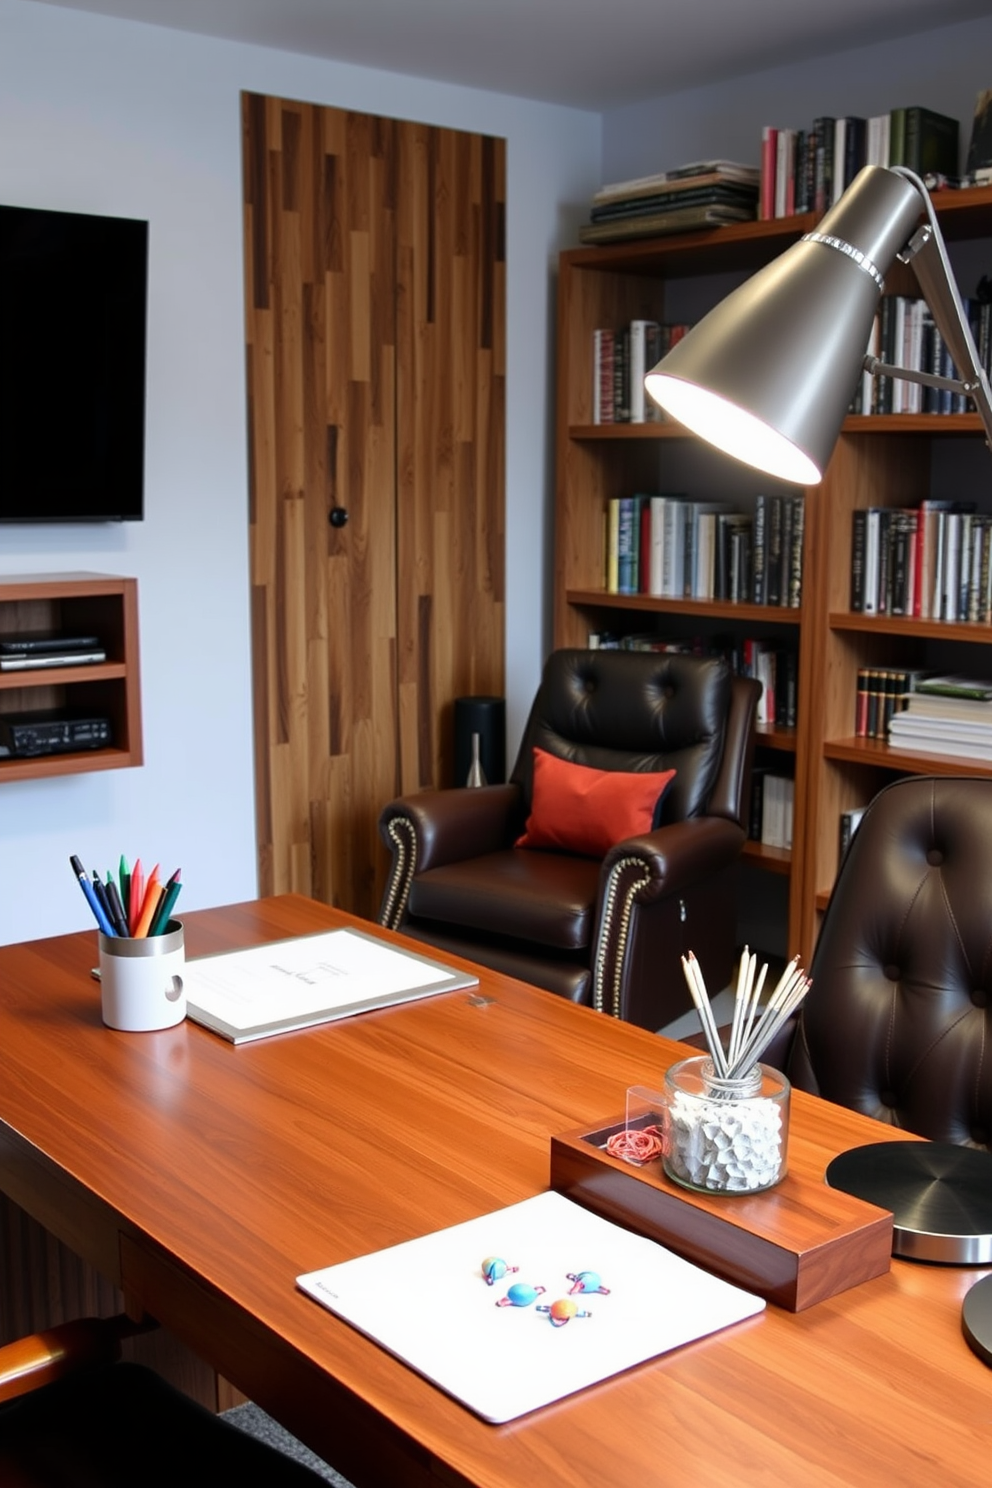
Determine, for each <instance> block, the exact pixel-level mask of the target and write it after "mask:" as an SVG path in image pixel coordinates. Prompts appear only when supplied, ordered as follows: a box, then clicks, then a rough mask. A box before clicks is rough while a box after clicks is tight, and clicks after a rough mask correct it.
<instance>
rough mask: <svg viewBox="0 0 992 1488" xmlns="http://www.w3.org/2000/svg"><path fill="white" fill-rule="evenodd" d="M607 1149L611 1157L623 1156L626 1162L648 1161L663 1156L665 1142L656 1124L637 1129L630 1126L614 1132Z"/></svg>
mask: <svg viewBox="0 0 992 1488" xmlns="http://www.w3.org/2000/svg"><path fill="white" fill-rule="evenodd" d="M606 1150H607V1152H608V1153H609V1154H610V1156H611V1157H619V1158H622V1159H623V1161H624V1162H636V1163H646V1162H650V1161H651V1160H652V1158H655V1157H660V1156H661V1154H662V1152H663V1151H664V1150H665V1143H664V1139H663V1137H662V1134H661V1132H660V1131H659V1130H658V1128H657V1127H656V1126H644V1127H641V1128H639V1129H637V1130H634V1129H630V1128H628V1129H627V1130H625V1131H619V1132H614V1133H613V1135H612V1137H610V1138H609V1140H608V1141H607V1143H606Z"/></svg>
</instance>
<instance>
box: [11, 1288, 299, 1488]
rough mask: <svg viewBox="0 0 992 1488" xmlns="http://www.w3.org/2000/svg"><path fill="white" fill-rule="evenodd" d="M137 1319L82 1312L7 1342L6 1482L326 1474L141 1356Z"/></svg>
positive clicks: (254, 1480)
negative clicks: (133, 1345) (131, 1350)
mask: <svg viewBox="0 0 992 1488" xmlns="http://www.w3.org/2000/svg"><path fill="white" fill-rule="evenodd" d="M135 1331H138V1330H137V1329H136V1328H135V1326H134V1325H132V1324H131V1322H130V1320H129V1319H128V1318H125V1317H119V1318H81V1319H79V1320H78V1321H76V1322H71V1323H64V1324H61V1325H59V1326H58V1327H55V1328H52V1329H49V1330H47V1331H46V1332H44V1333H37V1334H33V1335H32V1336H31V1337H29V1338H25V1339H19V1340H18V1341H17V1342H16V1343H10V1344H7V1345H6V1346H4V1347H2V1348H0V1483H3V1485H4V1488H134V1485H135V1484H136V1483H140V1484H141V1485H142V1488H177V1485H178V1484H183V1485H187V1488H194V1485H195V1488H200V1485H203V1488H206V1485H210V1488H221V1485H227V1484H236V1485H245V1488H248V1485H251V1484H264V1485H265V1488H318V1485H320V1484H323V1483H324V1482H325V1479H324V1478H323V1477H320V1476H318V1475H317V1474H316V1473H313V1472H311V1471H310V1469H309V1468H307V1467H305V1466H304V1465H303V1463H301V1462H296V1461H294V1460H293V1459H292V1458H291V1457H288V1456H286V1455H285V1454H284V1453H282V1452H280V1451H278V1450H277V1449H276V1448H275V1447H271V1446H269V1445H268V1444H267V1443H265V1442H263V1441H260V1440H258V1439H257V1438H255V1437H252V1436H248V1435H247V1434H246V1433H245V1432H243V1431H240V1430H239V1429H238V1428H237V1427H235V1426H231V1425H229V1424H227V1423H226V1422H224V1421H223V1420H221V1419H220V1417H218V1416H215V1415H212V1414H211V1412H210V1411H208V1410H206V1409H204V1407H203V1406H200V1405H197V1404H196V1403H195V1402H194V1401H192V1400H190V1399H189V1398H188V1397H187V1396H185V1395H183V1394H182V1393H181V1392H180V1391H178V1390H176V1389H174V1388H173V1387H172V1386H171V1385H168V1384H166V1382H165V1381H164V1380H163V1379H161V1378H160V1377H159V1376H158V1375H157V1374H155V1373H154V1372H153V1371H152V1370H150V1369H147V1368H145V1367H144V1366H143V1365H140V1364H127V1363H119V1362H117V1361H118V1359H119V1357H120V1348H121V1339H122V1338H123V1337H126V1336H127V1335H128V1334H129V1333H133V1332H135Z"/></svg>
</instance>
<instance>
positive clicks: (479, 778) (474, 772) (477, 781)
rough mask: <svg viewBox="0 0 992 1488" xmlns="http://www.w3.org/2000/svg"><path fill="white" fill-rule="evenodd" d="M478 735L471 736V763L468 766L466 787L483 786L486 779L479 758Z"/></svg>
mask: <svg viewBox="0 0 992 1488" xmlns="http://www.w3.org/2000/svg"><path fill="white" fill-rule="evenodd" d="M479 741H480V735H479V734H473V735H472V763H471V765H470V766H469V771H468V779H467V780H466V782H465V784H466V785H485V784H486V777H485V774H484V772H483V769H482V761H481V760H480V758H479Z"/></svg>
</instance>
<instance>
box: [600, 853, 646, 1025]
mask: <svg viewBox="0 0 992 1488" xmlns="http://www.w3.org/2000/svg"><path fill="white" fill-rule="evenodd" d="M628 869H635V870H637V871H638V877H636V878H630V880H629V883H628V884H627V885H626V886H623V885H622V884H621V880H622V878H623V877H624V875H625V873H626V872H627V870H628ZM650 882H651V870H650V868H648V867H647V865H646V864H645V862H644V860H643V858H621V859H620V860H619V862H616V863H614V865H613V867H612V868H611V869H610V876H609V879H608V881H607V886H606V895H605V898H604V902H603V917H602V929H601V931H600V937H599V944H598V946H597V947H596V960H595V965H594V968H593V983H592V1005H593V1007H594V1008H595V1009H596V1011H597V1012H599V1013H603V1012H606V1011H607V1008H606V1007H605V1006H604V1004H605V1002H606V995H605V987H604V983H605V981H606V963H607V959H608V958H609V961H610V964H611V966H612V969H613V970H612V986H611V989H610V998H609V1001H610V1007H609V1009H608V1011H609V1014H610V1016H611V1017H613V1018H619V1017H620V991H621V984H622V982H623V963H624V956H625V954H626V950H627V936H628V935H629V933H630V913H631V910H632V909H633V906H634V901H635V899H636V898H637V895H638V893H639V892H640V890H641V889H643V888H646V887H647V885H648V884H649V883H650ZM614 945H615V950H614V951H613V954H612V955H610V954H609V953H610V950H611V948H612V947H614Z"/></svg>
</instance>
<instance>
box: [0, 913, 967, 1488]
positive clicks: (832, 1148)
mask: <svg viewBox="0 0 992 1488" xmlns="http://www.w3.org/2000/svg"><path fill="white" fill-rule="evenodd" d="M347 922H348V921H347V917H346V916H343V915H340V914H337V913H335V912H334V911H332V910H329V909H327V908H326V907H324V906H321V905H317V904H314V903H311V902H310V901H308V900H304V899H300V898H297V897H294V896H287V897H282V898H279V899H273V900H268V901H263V902H261V903H258V904H245V905H239V906H234V907H231V908H227V909H221V910H211V911H206V912H202V913H198V914H190V915H189V916H188V917H186V927H187V932H186V933H187V946H188V950H189V953H191V954H192V955H199V954H205V953H208V952H212V951H218V950H224V949H231V948H234V947H237V946H243V945H248V944H256V943H259V942H261V941H264V940H266V939H271V938H273V937H278V936H284V935H291V934H300V933H306V932H308V931H315V930H318V929H323V928H327V927H331V926H334V925H337V924H342V923H347ZM365 928H368V927H367V926H366V927H365ZM94 940H95V937H94V935H93V934H92V933H83V934H79V935H73V936H65V937H60V938H57V939H53V940H48V941H40V942H35V943H33V944H28V945H23V946H11V947H8V948H6V949H0V1189H2V1190H3V1191H4V1192H6V1193H7V1194H8V1195H9V1196H10V1197H11V1198H12V1199H13V1200H14V1201H15V1202H17V1203H18V1204H20V1205H22V1206H23V1207H24V1208H25V1209H27V1210H28V1211H29V1212H30V1213H32V1214H33V1215H34V1216H35V1217H36V1218H37V1219H39V1220H40V1221H41V1222H42V1223H43V1224H45V1225H47V1226H48V1228H49V1229H51V1230H52V1231H54V1232H55V1233H56V1234H57V1235H59V1236H60V1238H62V1239H63V1240H64V1241H65V1242H66V1243H67V1244H69V1245H71V1246H72V1247H73V1248H74V1249H75V1250H77V1251H78V1252H79V1253H80V1254H82V1255H84V1256H85V1257H86V1258H87V1259H88V1260H90V1261H91V1262H92V1263H93V1264H95V1265H97V1266H99V1267H100V1268H101V1269H102V1270H103V1271H104V1272H105V1273H106V1274H107V1276H109V1277H110V1278H111V1279H113V1280H116V1281H118V1282H120V1283H121V1284H122V1285H123V1286H124V1288H125V1289H126V1291H127V1292H128V1293H129V1294H130V1295H131V1296H133V1298H134V1299H135V1300H136V1301H137V1302H138V1303H140V1304H141V1305H143V1306H145V1307H146V1308H147V1309H148V1310H149V1311H150V1312H152V1313H153V1314H154V1315H155V1316H157V1317H159V1318H160V1319H161V1320H162V1321H163V1322H164V1323H167V1324H168V1326H169V1327H170V1328H171V1329H172V1330H173V1331H174V1332H176V1333H177V1334H178V1335H179V1336H180V1337H181V1338H183V1339H184V1340H185V1341H186V1342H187V1343H188V1344H189V1345H190V1346H191V1347H192V1348H194V1349H196V1350H197V1352H198V1353H200V1354H201V1355H202V1356H203V1357H204V1358H206V1359H207V1360H209V1361H210V1362H211V1363H212V1364H213V1365H214V1366H215V1367H216V1368H217V1369H218V1370H220V1371H221V1372H222V1373H223V1374H224V1375H225V1376H226V1377H227V1378H229V1379H231V1380H233V1381H234V1383H235V1384H237V1385H238V1386H239V1387H240V1388H241V1389H243V1390H245V1391H246V1392H247V1393H248V1395H250V1396H251V1398H252V1399H254V1400H256V1401H258V1402H259V1404H261V1405H262V1406H264V1407H266V1408H267V1409H269V1410H270V1411H272V1412H273V1413H274V1414H275V1415H276V1416H278V1417H279V1418H280V1419H281V1420H283V1421H284V1422H285V1424H286V1425H287V1426H289V1427H290V1429H292V1430H294V1431H295V1432H297V1434H299V1435H300V1436H301V1437H303V1438H304V1439H305V1440H307V1441H308V1442H309V1443H310V1444H311V1445H312V1446H313V1447H314V1449H315V1450H316V1451H318V1452H320V1453H321V1454H322V1455H324V1456H326V1457H327V1459H328V1460H329V1461H331V1462H333V1463H334V1464H335V1465H336V1466H337V1467H338V1468H339V1469H340V1470H341V1471H342V1472H344V1473H346V1474H347V1475H348V1476H349V1477H351V1478H352V1479H353V1480H354V1481H355V1482H356V1483H357V1484H361V1485H379V1484H381V1485H385V1484H392V1485H404V1488H406V1485H410V1484H418V1483H428V1482H430V1483H434V1484H435V1485H437V1484H438V1483H441V1484H444V1485H457V1484H473V1485H479V1488H511V1485H512V1488H524V1485H527V1488H530V1485H531V1484H534V1485H540V1488H555V1485H562V1488H565V1485H567V1488H580V1485H585V1484H588V1485H595V1488H610V1485H616V1488H635V1485H637V1488H640V1485H645V1484H650V1485H652V1488H654V1485H662V1484H671V1485H679V1488H684V1485H688V1484H694V1483H705V1484H706V1485H707V1488H722V1485H726V1488H740V1485H742V1484H744V1485H759V1484H760V1485H776V1488H782V1485H792V1484H802V1485H803V1488H814V1485H824V1488H827V1485H829V1488H850V1485H852V1484H861V1483H865V1484H875V1483H880V1484H893V1483H899V1484H900V1485H901V1488H912V1485H921V1488H922V1485H924V1484H925V1485H927V1488H935V1485H939V1488H966V1485H967V1488H975V1485H978V1484H984V1483H986V1482H987V1481H988V1463H989V1441H990V1437H992V1376H990V1374H989V1371H988V1369H987V1368H986V1367H985V1366H984V1365H983V1364H982V1363H981V1362H980V1361H979V1360H978V1359H977V1358H976V1357H975V1356H974V1354H972V1353H971V1351H970V1350H969V1348H968V1347H967V1345H966V1344H965V1342H964V1339H963V1338H962V1336H961V1329H960V1305H961V1299H962V1297H963V1296H964V1294H965V1292H966V1291H967V1289H968V1287H969V1286H970V1285H971V1284H972V1283H973V1282H974V1281H976V1280H977V1279H978V1277H979V1275H981V1274H982V1273H980V1272H977V1271H973V1270H967V1269H955V1268H940V1267H927V1266H921V1265H914V1264H912V1263H909V1262H899V1261H896V1262H894V1263H893V1266H892V1270H891V1272H890V1273H889V1274H887V1275H886V1276H883V1277H879V1278H878V1279H876V1280H874V1281H871V1282H868V1283H866V1284H865V1285H863V1286H861V1287H858V1288H856V1289H854V1290H851V1291H848V1292H846V1293H843V1294H841V1295H840V1296H838V1297H836V1298H834V1299H832V1300H831V1301H828V1302H824V1303H821V1304H819V1305H818V1306H815V1307H811V1308H810V1309H809V1310H808V1311H806V1312H803V1313H800V1314H792V1313H786V1312H782V1311H780V1310H778V1309H776V1308H774V1307H769V1308H768V1310H767V1311H766V1312H765V1313H764V1314H763V1315H762V1316H761V1317H759V1318H756V1319H754V1320H752V1321H751V1322H748V1323H745V1324H743V1325H741V1326H739V1327H737V1328H734V1329H731V1330H728V1331H726V1332H724V1333H721V1334H717V1335H715V1336H714V1337H712V1338H710V1339H705V1340H702V1341H700V1342H698V1343H696V1344H693V1345H691V1346H689V1347H687V1348H685V1349H682V1350H679V1351H677V1352H675V1353H673V1354H670V1355H668V1356H666V1357H663V1358H661V1359H658V1360H657V1361H654V1362H650V1363H647V1364H644V1365H642V1366H640V1367H638V1368H636V1369H633V1370H631V1371H629V1372H628V1373H626V1374H624V1375H622V1376H619V1377H617V1378H615V1379H613V1380H609V1381H606V1382H604V1383H603V1384H601V1385H598V1386H596V1387H595V1388H593V1389H590V1390H588V1391H585V1392H583V1393H582V1394H581V1395H577V1396H574V1397H572V1398H571V1399H569V1400H566V1401H564V1402H562V1403H561V1404H559V1405H557V1406H554V1407H550V1408H548V1409H546V1410H543V1411H540V1412H537V1413H535V1414H533V1415H532V1416H529V1417H525V1418H523V1419H522V1420H519V1421H517V1422H514V1423H511V1424H509V1425H506V1426H502V1427H492V1426H487V1425H485V1424H483V1423H482V1422H481V1421H479V1420H477V1419H476V1418H475V1417H474V1416H472V1415H471V1414H470V1413H469V1412H467V1411H466V1410H464V1409H463V1408H462V1407H461V1406H460V1405H457V1404H456V1403H455V1402H454V1401H452V1400H449V1399H448V1398H447V1397H446V1396H444V1395H442V1394H441V1393H440V1392H439V1391H437V1390H435V1389H434V1388H433V1387H432V1386H430V1385H428V1384H427V1383H425V1382H424V1381H423V1380H421V1379H420V1378H419V1377H418V1376H417V1375H416V1374H414V1373H413V1372H412V1371H410V1370H408V1369H406V1368H405V1367H404V1366H403V1365H401V1364H399V1363H397V1362H396V1361H394V1360H393V1359H392V1358H391V1357H390V1356H389V1355H387V1354H386V1353H384V1352H383V1351H382V1350H380V1349H379V1348H377V1347H376V1346H375V1344H373V1343H370V1342H368V1341H367V1340H366V1339H364V1338H363V1337H361V1336H360V1335H359V1334H357V1333H355V1332H354V1331H352V1329H350V1328H349V1327H348V1326H347V1325H346V1324H344V1323H342V1322H340V1321H339V1320H337V1319H336V1318H334V1317H333V1316H332V1315H331V1314H330V1313H327V1312H325V1311H324V1310H323V1309H321V1308H320V1307H318V1306H317V1305H316V1304H315V1303H314V1302H312V1301H310V1300H309V1299H308V1298H306V1297H304V1296H303V1295H302V1294H301V1293H299V1292H298V1291H297V1290H296V1288H295V1286H294V1277H295V1276H297V1275H298V1274H299V1273H301V1272H304V1271H309V1270H313V1269H315V1268H317V1267H320V1266H325V1265H329V1264H330V1263H332V1262H335V1261H340V1260H344V1259H346V1258H348V1257H350V1256H354V1255H358V1254H361V1253H363V1252H365V1251H369V1250H374V1249H377V1248H379V1247H381V1246H386V1245H391V1244H395V1243H397V1242H399V1241H402V1240H406V1239H409V1238H411V1237H412V1236H415V1235H419V1234H423V1233H426V1232H427V1231H430V1230H434V1229H438V1228H441V1227H443V1226H446V1225H450V1224H454V1223H457V1222H459V1221H462V1220H465V1219H469V1218H472V1217H473V1216H475V1215H478V1214H482V1213H485V1212H487V1211H489V1210H491V1209H495V1208H498V1207H500V1206H502V1205H505V1204H510V1203H513V1202H515V1201H517V1200H519V1199H522V1198H525V1197H527V1196H529V1195H531V1194H534V1193H536V1192H539V1191H540V1190H542V1189H543V1188H545V1187H546V1186H547V1181H548V1147H549V1138H550V1136H551V1134H552V1133H555V1132H561V1131H566V1130H571V1129H574V1128H577V1127H580V1126H582V1125H583V1124H585V1123H590V1124H594V1123H595V1122H596V1121H597V1120H599V1119H600V1118H602V1117H604V1116H610V1115H612V1114H613V1113H615V1112H617V1111H622V1109H623V1101H624V1093H625V1091H626V1088H627V1086H628V1085H631V1084H637V1083H640V1084H648V1085H651V1084H652V1083H654V1084H657V1083H658V1081H659V1080H660V1077H661V1072H662V1071H663V1069H664V1068H665V1067H666V1065H667V1064H668V1063H670V1062H671V1061H672V1059H674V1058H676V1057H678V1056H679V1055H681V1054H684V1052H685V1051H684V1048H682V1047H680V1046H678V1045H673V1044H669V1043H668V1042H666V1041H664V1040H659V1039H657V1038H654V1037H652V1036H651V1035H648V1034H646V1033H643V1032H641V1031H640V1030H638V1029H636V1028H633V1027H630V1026H628V1025H625V1024H618V1023H613V1022H611V1021H609V1020H607V1019H605V1018H603V1017H602V1016H600V1015H598V1014H596V1013H593V1012H591V1011H588V1010H585V1009H582V1008H575V1007H573V1006H571V1005H570V1004H568V1003H565V1002H562V1001H560V1000H559V999H557V998H554V997H552V996H550V995H546V994H544V993H540V992H534V991H532V990H530V989H529V988H525V987H523V986H521V985H520V984H519V983H516V982H513V981H511V980H509V979H506V978H502V977H499V976H496V975H490V974H488V973H486V974H484V975H483V979H482V985H481V989H480V990H481V992H482V994H483V998H481V999H480V998H479V997H478V996H474V995H472V994H470V993H465V992H459V993H450V994H445V995H442V996H440V997H438V998H434V999H430V1000H428V1001H425V1002H421V1003H416V1004H410V1005H408V1006H406V1007H401V1008H396V1009H392V1010H390V1011H385V1012H377V1013H371V1014H366V1015H364V1016H363V1017H359V1018H355V1019H352V1020H350V1021H347V1022H341V1023H336V1024H330V1025H327V1026H325V1027H324V1028H320V1029H315V1030H310V1031H308V1032H303V1033H297V1034H288V1035H284V1036H282V1037H279V1038H273V1039H268V1040H264V1041H262V1042H260V1043H257V1044H251V1045H246V1046H243V1047H241V1048H238V1049H235V1048H234V1047H233V1046H232V1045H230V1044H227V1043H225V1042H224V1041H223V1040H221V1039H219V1038H217V1037H215V1036H214V1035H212V1034H209V1033H206V1032H204V1031H203V1030H201V1029H199V1028H197V1027H196V1026H195V1025H193V1024H191V1023H187V1024H184V1025H182V1026H180V1027H179V1028H176V1029H171V1030H168V1031H166V1032H162V1033H151V1034H122V1033H115V1032H112V1031H111V1030H109V1029H106V1028H104V1027H103V1026H102V1025H101V1023H100V1018H99V1005H98V997H97V990H96V987H95V984H94V983H93V981H92V980H91V979H90V976H89V968H90V966H91V965H92V964H93V960H94V951H95V945H94ZM890 1135H891V1133H890V1131H889V1129H888V1128H884V1127H880V1126H877V1125H875V1123H873V1122H870V1121H867V1120H865V1119H863V1118H861V1117H858V1116H855V1115H853V1114H851V1113H849V1112H845V1111H842V1110H840V1109H839V1108H836V1107H832V1106H830V1105H827V1104H825V1103H823V1102H819V1101H815V1100H813V1099H812V1098H811V1097H805V1096H802V1095H798V1094H797V1095H796V1096H795V1097H794V1107H793V1131H792V1137H791V1141H790V1161H791V1163H792V1165H793V1166H795V1165H797V1164H799V1165H802V1166H803V1168H804V1169H805V1170H808V1171H819V1172H820V1173H822V1171H823V1168H824V1166H825V1164H826V1162H827V1161H828V1160H829V1158H830V1157H831V1156H832V1155H833V1154H834V1153H835V1152H837V1151H839V1150H842V1149H843V1148H845V1147H848V1146H851V1145H853V1144H855V1143H858V1142H862V1141H865V1140H871V1139H874V1138H877V1139H879V1140H884V1139H886V1138H888V1137H889V1136H890Z"/></svg>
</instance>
